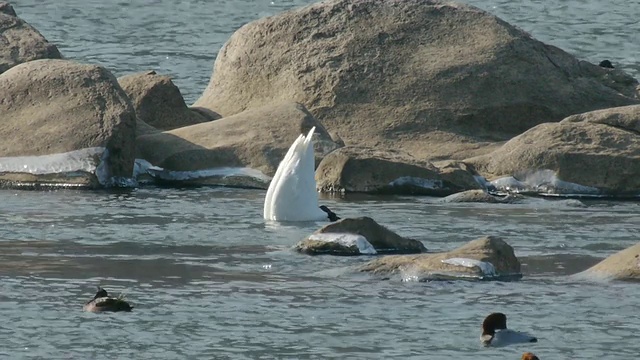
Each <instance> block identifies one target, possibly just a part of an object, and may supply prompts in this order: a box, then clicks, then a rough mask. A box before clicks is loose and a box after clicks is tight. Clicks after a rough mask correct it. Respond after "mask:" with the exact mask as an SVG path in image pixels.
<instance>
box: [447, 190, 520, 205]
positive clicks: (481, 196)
mask: <svg viewBox="0 0 640 360" xmlns="http://www.w3.org/2000/svg"><path fill="white" fill-rule="evenodd" d="M522 199H523V196H521V195H518V194H508V195H507V196H495V195H491V194H488V193H487V192H485V191H483V190H467V191H463V192H459V193H457V194H452V195H449V196H447V197H445V198H442V199H440V202H444V203H470V202H471V203H493V204H497V203H501V204H512V203H514V202H518V201H519V200H522Z"/></svg>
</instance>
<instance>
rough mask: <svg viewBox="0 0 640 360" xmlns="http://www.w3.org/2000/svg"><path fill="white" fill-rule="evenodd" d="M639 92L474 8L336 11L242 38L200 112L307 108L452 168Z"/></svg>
mask: <svg viewBox="0 0 640 360" xmlns="http://www.w3.org/2000/svg"><path fill="white" fill-rule="evenodd" d="M637 86H638V82H637V81H636V80H635V79H633V78H632V77H631V76H629V75H627V74H625V73H623V72H621V71H619V70H617V69H606V68H602V67H599V66H597V65H594V64H591V63H588V62H586V61H580V60H578V59H576V58H575V57H573V56H572V55H570V54H568V53H566V52H564V51H562V50H561V49H558V48H556V47H554V46H551V45H546V44H543V43H542V42H539V41H537V40H535V39H533V38H532V37H531V36H530V35H529V34H527V33H525V32H524V31H522V30H520V29H518V28H516V27H514V26H512V25H510V24H508V23H506V22H504V21H503V20H501V19H499V18H497V17H495V16H493V15H491V14H489V13H487V12H485V11H482V10H479V9H477V8H475V7H473V6H469V5H463V4H456V3H451V2H440V1H429V0H406V1H379V0H329V1H323V2H318V3H314V4H311V5H309V6H306V7H304V8H301V9H295V10H291V11H287V12H284V13H281V14H278V15H275V16H271V17H267V18H263V19H259V20H256V21H253V22H251V23H249V24H246V25H245V26H243V27H242V28H240V29H239V30H238V31H236V32H235V33H234V34H233V36H231V38H230V39H229V41H227V43H226V44H225V45H224V47H223V48H222V49H221V50H220V52H219V53H218V57H217V59H216V62H215V65H214V71H213V75H212V78H211V81H210V83H209V86H208V87H207V89H206V90H205V91H204V93H203V94H202V96H201V97H200V99H199V100H198V101H197V102H196V105H197V106H201V107H205V108H209V109H211V110H214V111H217V112H219V113H221V114H222V115H223V116H229V115H233V114H237V113H239V112H242V111H245V110H246V109H252V108H256V107H260V106H264V105H267V104H272V103H276V102H281V101H297V102H300V103H302V104H304V105H305V106H307V108H309V110H310V111H311V112H312V113H313V114H314V115H315V116H316V117H317V118H318V120H320V121H321V122H323V124H325V126H326V128H327V130H328V131H330V132H332V133H333V132H335V133H337V134H338V135H339V136H340V137H341V138H342V139H343V140H344V142H345V143H346V144H347V145H350V146H365V147H370V148H377V149H380V148H382V149H385V150H400V151H403V152H406V153H409V154H412V155H413V156H415V157H417V158H420V159H427V160H443V159H465V158H470V157H473V156H477V155H481V154H486V153H489V152H491V151H492V150H494V149H495V148H496V147H498V146H499V145H501V142H502V141H506V140H509V139H510V138H512V137H513V136H515V135H518V134H520V133H522V132H523V131H525V130H527V129H529V128H531V127H533V126H536V125H538V124H541V123H546V122H555V121H560V120H561V119H563V118H564V117H566V116H569V115H571V114H576V113H581V112H585V111H591V110H595V109H601V108H609V107H613V106H623V105H629V104H635V103H638V99H637V96H638V93H637V89H636V87H637Z"/></svg>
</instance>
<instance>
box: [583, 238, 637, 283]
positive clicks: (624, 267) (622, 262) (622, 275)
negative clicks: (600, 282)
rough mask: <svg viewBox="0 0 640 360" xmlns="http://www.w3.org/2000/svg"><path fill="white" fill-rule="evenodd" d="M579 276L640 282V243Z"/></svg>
mask: <svg viewBox="0 0 640 360" xmlns="http://www.w3.org/2000/svg"><path fill="white" fill-rule="evenodd" d="M577 275H578V276H579V277H587V278H594V279H606V280H626V281H640V243H638V244H636V245H633V246H631V247H629V248H626V249H624V250H622V251H620V252H617V253H615V254H613V255H611V256H609V257H607V258H606V259H604V260H602V261H601V262H599V263H597V264H596V265H594V266H592V267H590V268H589V269H587V270H585V271H583V272H581V273H579V274H577Z"/></svg>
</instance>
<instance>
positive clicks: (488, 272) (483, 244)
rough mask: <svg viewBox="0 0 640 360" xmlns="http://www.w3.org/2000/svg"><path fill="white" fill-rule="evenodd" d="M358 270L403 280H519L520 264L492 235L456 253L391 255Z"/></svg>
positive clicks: (507, 245)
mask: <svg viewBox="0 0 640 360" xmlns="http://www.w3.org/2000/svg"><path fill="white" fill-rule="evenodd" d="M359 270H360V271H363V272H369V273H372V274H376V275H382V276H390V275H399V276H401V277H402V278H403V279H414V280H424V279H434V278H475V279H483V280H495V279H515V278H520V277H521V276H522V275H521V272H520V261H518V258H516V256H515V254H514V252H513V248H512V247H511V246H510V245H509V244H507V243H506V242H505V241H504V240H502V239H501V238H499V237H495V236H485V237H482V238H479V239H476V240H473V241H471V242H469V243H467V244H466V245H464V246H461V247H459V248H457V249H455V250H452V251H448V252H444V253H437V254H419V255H392V256H384V257H381V258H378V259H375V260H372V261H370V262H368V263H366V264H364V265H362V266H360V267H359Z"/></svg>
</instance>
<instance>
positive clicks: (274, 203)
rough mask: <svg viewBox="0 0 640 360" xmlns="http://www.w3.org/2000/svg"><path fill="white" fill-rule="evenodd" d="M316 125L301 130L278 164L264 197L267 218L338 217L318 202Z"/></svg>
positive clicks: (290, 219) (313, 219)
mask: <svg viewBox="0 0 640 360" xmlns="http://www.w3.org/2000/svg"><path fill="white" fill-rule="evenodd" d="M315 130H316V128H315V127H313V128H311V130H310V131H309V133H308V134H307V136H304V135H303V134H301V135H300V136H298V138H297V139H296V141H294V142H293V144H291V147H290V148H289V150H288V151H287V154H286V155H285V156H284V159H282V161H281V162H280V165H278V169H277V170H276V174H275V175H274V176H273V179H272V180H271V184H269V189H268V190H267V196H266V197H265V199H264V218H265V219H266V220H277V221H321V220H330V221H336V220H338V219H340V218H339V217H338V216H337V215H336V214H335V213H333V212H332V211H331V210H329V208H327V207H326V206H324V205H323V206H318V191H317V190H316V179H315V157H314V154H313V133H314V132H315Z"/></svg>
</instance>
